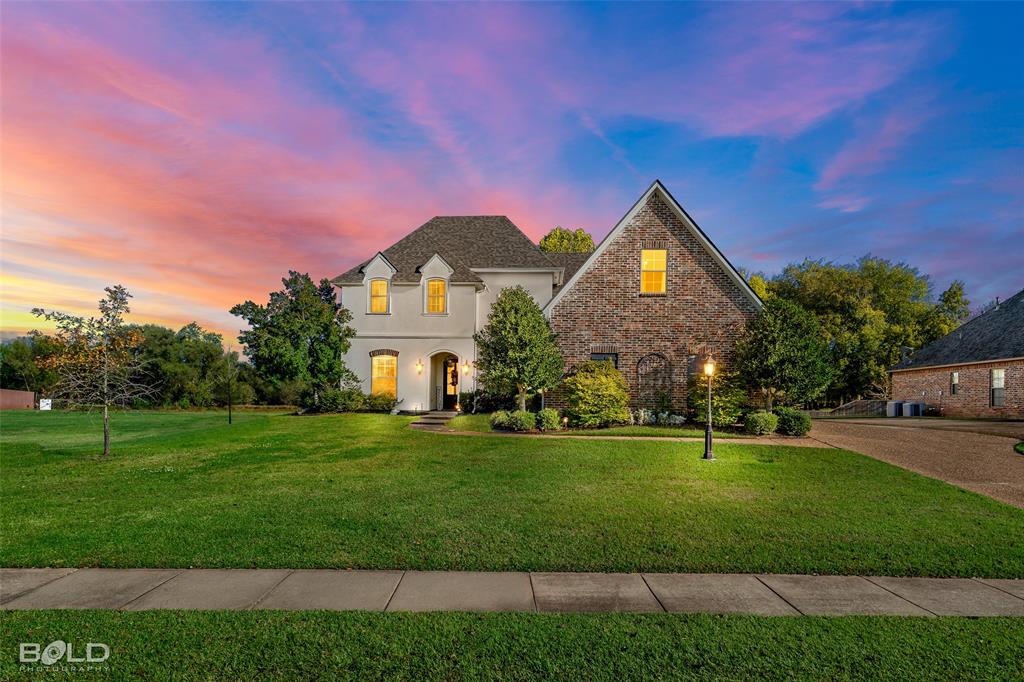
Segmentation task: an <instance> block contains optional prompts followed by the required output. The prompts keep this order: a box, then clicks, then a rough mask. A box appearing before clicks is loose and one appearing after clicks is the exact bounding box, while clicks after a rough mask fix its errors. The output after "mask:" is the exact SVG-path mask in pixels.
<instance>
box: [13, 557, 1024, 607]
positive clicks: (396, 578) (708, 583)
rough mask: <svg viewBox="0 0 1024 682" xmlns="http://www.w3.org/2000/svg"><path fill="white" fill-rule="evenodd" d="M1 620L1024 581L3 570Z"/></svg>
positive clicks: (658, 602)
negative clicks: (16, 612)
mask: <svg viewBox="0 0 1024 682" xmlns="http://www.w3.org/2000/svg"><path fill="white" fill-rule="evenodd" d="M0 608H2V609H123V610H127V611H140V610H146V609H288V610H306V609H326V610H337V611H347V610H367V611H527V612H543V613H583V612H588V613H608V612H627V613H656V612H665V611H668V612H672V613H747V614H759V615H779V616H784V615H794V616H795V615H801V614H803V615H809V616H810V615H814V616H817V615H854V614H863V615H901V616H1024V580H997V579H971V578H885V577H857V576H809V575H746V574H735V575H729V574H688V573H515V572H510V573H489V572H460V571H336V570H329V569H327V570H289V569H223V570H222V569H187V570H184V569H145V568H143V569H107V568H83V569H78V570H75V569H67V568H56V569H50V568H4V569H0Z"/></svg>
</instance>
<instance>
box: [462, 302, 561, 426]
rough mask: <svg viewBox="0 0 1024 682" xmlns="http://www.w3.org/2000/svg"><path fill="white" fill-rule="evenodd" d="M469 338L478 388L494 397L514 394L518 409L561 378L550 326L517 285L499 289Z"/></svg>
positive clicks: (534, 303)
mask: <svg viewBox="0 0 1024 682" xmlns="http://www.w3.org/2000/svg"><path fill="white" fill-rule="evenodd" d="M473 339H474V340H475V341H476V346H477V367H478V369H479V370H480V374H479V377H480V383H481V384H483V386H484V387H485V388H486V389H487V391H488V392H490V393H493V394H495V395H512V394H515V395H516V397H517V400H518V402H519V409H521V410H525V409H526V397H527V396H528V395H529V394H531V393H535V392H537V391H540V390H546V389H549V388H553V387H554V386H555V385H557V384H558V382H559V380H560V379H561V377H562V370H563V368H564V367H565V363H564V361H563V360H562V354H561V352H560V350H559V348H558V342H557V341H556V339H555V334H554V332H552V331H551V325H550V324H549V323H548V319H547V318H546V317H544V313H543V312H541V309H540V306H538V305H537V302H536V301H535V300H533V297H532V296H530V294H529V293H528V292H527V291H526V289H524V288H523V287H521V286H516V287H509V288H507V289H502V290H501V293H500V294H498V299H497V300H496V301H495V302H494V305H493V306H491V313H490V315H489V316H488V317H487V324H486V325H485V326H484V328H483V329H481V330H480V331H479V332H477V333H476V334H475V335H474V336H473Z"/></svg>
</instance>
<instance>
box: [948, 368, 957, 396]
mask: <svg viewBox="0 0 1024 682" xmlns="http://www.w3.org/2000/svg"><path fill="white" fill-rule="evenodd" d="M949 392H950V394H952V395H956V394H957V393H959V392H960V372H950V373H949Z"/></svg>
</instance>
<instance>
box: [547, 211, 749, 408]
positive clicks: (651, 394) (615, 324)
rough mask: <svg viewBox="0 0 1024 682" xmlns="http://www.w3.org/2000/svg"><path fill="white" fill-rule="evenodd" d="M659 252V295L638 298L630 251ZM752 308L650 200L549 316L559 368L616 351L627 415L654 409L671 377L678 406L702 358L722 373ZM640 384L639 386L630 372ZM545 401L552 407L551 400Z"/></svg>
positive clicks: (671, 216)
mask: <svg viewBox="0 0 1024 682" xmlns="http://www.w3.org/2000/svg"><path fill="white" fill-rule="evenodd" d="M644 248H665V249H667V250H668V263H667V287H666V290H667V291H666V293H665V294H664V295H658V296H653V295H641V294H640V251H641V249H644ZM756 313H757V308H756V306H755V304H754V303H753V302H752V301H751V300H750V298H749V297H748V296H747V295H746V294H745V293H744V292H743V291H742V290H741V289H740V287H739V285H738V284H737V283H736V282H735V281H734V280H733V279H732V278H731V277H730V276H729V274H728V273H727V272H726V270H725V269H724V268H723V267H722V266H721V265H719V263H718V262H717V261H716V260H715V259H714V258H713V257H712V256H711V255H710V254H708V252H707V251H706V250H705V249H704V247H703V246H701V244H700V243H699V242H698V241H697V239H696V238H695V237H694V236H693V234H692V233H691V232H690V231H689V229H687V227H686V226H685V225H683V223H682V221H681V220H680V219H679V218H678V217H677V216H676V214H675V213H674V212H673V210H672V209H671V208H670V207H669V206H668V204H667V203H666V202H665V200H664V199H663V198H662V197H661V195H660V194H659V193H657V192H654V193H653V194H651V196H650V198H649V199H648V202H647V204H646V205H645V206H644V207H643V208H642V209H641V210H640V211H639V212H638V213H637V214H636V215H635V216H634V217H633V219H632V220H631V221H630V222H629V223H628V224H627V225H626V226H625V227H624V228H623V230H622V231H621V232H620V233H619V235H618V237H617V238H616V239H615V240H614V241H613V242H612V243H610V244H609V245H608V247H607V248H606V249H605V251H604V252H603V253H601V255H600V256H599V257H598V259H597V261H595V262H594V263H593V265H591V266H590V268H589V269H588V270H587V271H586V272H584V273H583V274H582V275H581V277H580V279H579V280H577V281H576V283H575V284H573V286H572V287H571V288H570V289H569V290H568V291H566V292H565V295H564V296H563V297H562V299H561V300H559V301H558V303H557V304H555V306H554V308H553V309H552V310H551V326H552V328H553V329H554V331H555V333H556V334H558V341H559V344H560V346H561V348H562V353H563V355H564V357H565V361H566V367H567V368H571V367H572V366H573V365H575V364H577V363H579V362H582V361H584V360H589V359H590V354H591V353H609V352H616V353H618V355H619V370H620V371H621V372H622V374H623V376H624V377H625V379H626V383H627V385H628V386H629V391H630V399H631V403H632V404H633V406H634V407H654V404H655V400H656V398H655V393H656V392H657V387H658V386H664V385H666V380H665V379H666V373H670V374H671V381H670V383H669V385H670V386H671V399H672V404H673V408H674V410H675V411H677V412H681V411H683V410H684V409H685V407H686V390H687V381H688V378H689V373H690V371H691V369H692V368H694V367H696V366H698V365H699V363H701V362H703V359H704V357H705V356H706V354H707V353H708V351H710V352H711V353H712V354H713V355H714V357H715V359H716V360H717V361H719V362H720V363H721V364H722V366H728V365H729V363H730V361H731V360H732V351H733V347H734V345H735V342H736V338H737V336H738V334H739V332H740V330H741V329H742V327H743V325H744V323H745V322H746V320H747V319H749V318H750V317H752V316H753V315H755V314H756ZM651 354H660V355H662V356H664V358H665V360H667V361H668V368H667V369H666V368H665V366H664V364H665V363H663V362H661V361H660V359H654V360H656V361H654V362H652V359H650V358H648V359H647V360H645V361H644V363H643V364H642V368H643V370H644V372H645V374H644V376H645V377H646V379H645V380H644V382H643V385H641V381H640V372H639V371H638V367H639V366H640V365H641V360H642V359H644V358H645V357H647V356H649V355H651ZM552 402H554V403H555V404H556V405H557V404H559V402H560V400H559V396H558V393H557V392H556V393H555V395H554V396H552Z"/></svg>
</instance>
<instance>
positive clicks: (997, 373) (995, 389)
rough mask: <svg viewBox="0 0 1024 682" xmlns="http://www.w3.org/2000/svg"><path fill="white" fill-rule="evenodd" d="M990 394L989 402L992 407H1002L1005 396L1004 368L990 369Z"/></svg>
mask: <svg viewBox="0 0 1024 682" xmlns="http://www.w3.org/2000/svg"><path fill="white" fill-rule="evenodd" d="M991 381H992V389H991V392H992V396H991V400H990V403H991V405H992V407H1003V405H1005V401H1006V396H1005V391H1006V370H1005V369H994V370H992V378H991Z"/></svg>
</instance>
